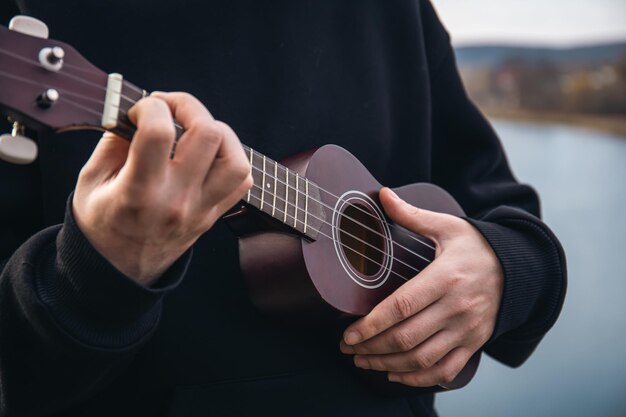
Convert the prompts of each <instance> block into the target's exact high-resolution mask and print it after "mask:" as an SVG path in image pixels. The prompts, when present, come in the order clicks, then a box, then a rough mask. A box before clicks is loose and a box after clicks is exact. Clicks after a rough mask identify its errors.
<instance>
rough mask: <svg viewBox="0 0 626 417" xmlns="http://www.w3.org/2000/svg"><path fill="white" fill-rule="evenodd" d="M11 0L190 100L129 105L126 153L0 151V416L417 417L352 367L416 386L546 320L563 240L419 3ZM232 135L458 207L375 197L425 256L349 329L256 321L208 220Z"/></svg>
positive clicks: (87, 138)
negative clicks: (8, 154) (354, 163)
mask: <svg viewBox="0 0 626 417" xmlns="http://www.w3.org/2000/svg"><path fill="white" fill-rule="evenodd" d="M179 3H180V2H179ZM3 4H4V6H5V11H4V12H3V14H5V15H6V14H10V12H11V7H12V6H11V3H7V2H5V3H3ZM18 4H19V8H20V9H21V11H22V12H23V13H26V14H29V15H32V16H34V17H37V18H40V19H41V20H43V21H45V22H46V23H48V25H49V26H50V27H51V31H52V36H53V37H55V38H57V39H60V40H63V41H66V42H68V43H71V44H73V45H74V46H75V47H76V48H77V49H78V50H79V51H81V53H82V54H83V55H85V56H86V57H87V58H88V59H90V60H91V61H92V62H94V63H95V64H96V65H97V66H99V67H100V68H103V69H105V70H106V71H109V72H113V71H115V72H121V73H122V74H124V76H125V78H126V79H128V80H131V81H132V82H134V83H136V84H137V85H140V86H141V87H143V88H146V89H149V90H161V91H188V92H190V93H191V94H193V96H191V95H188V94H183V93H155V94H153V95H152V96H151V97H149V98H147V99H144V100H142V101H140V102H139V103H137V105H136V106H135V107H134V108H133V109H132V111H131V113H130V114H129V117H130V118H131V120H132V121H133V122H134V123H136V125H137V128H138V130H137V133H136V135H135V137H134V138H133V141H132V143H130V144H129V143H128V142H126V141H124V140H123V139H120V138H118V137H116V136H114V135H110V134H105V135H104V136H103V137H102V138H101V139H100V138H99V137H98V136H94V135H92V134H88V133H85V132H73V133H66V134H57V135H41V136H40V137H39V138H38V143H39V147H40V157H39V160H38V162H37V164H35V165H32V166H30V167H12V166H7V165H6V164H4V163H3V164H2V166H1V169H2V170H3V172H4V173H5V174H3V175H2V178H3V180H2V191H1V192H2V193H3V201H6V202H8V203H7V204H3V211H4V213H5V215H4V216H3V219H4V220H3V229H2V230H3V234H4V236H3V247H2V250H3V252H2V258H4V259H6V260H5V262H6V265H5V266H4V269H3V272H2V278H1V281H0V330H1V332H2V339H1V340H0V382H1V383H0V407H1V408H0V410H1V411H0V413H2V415H3V416H4V415H7V416H10V415H90V416H92V415H112V414H115V415H172V416H183V415H272V416H292V415H294V416H295V415H297V416H332V415H346V414H347V415H359V416H381V415H385V416H390V415H397V416H408V415H418V416H421V415H434V410H433V397H432V395H428V394H423V393H419V392H418V393H416V394H413V395H411V394H406V393H405V394H402V395H395V396H394V395H388V394H386V393H384V392H382V391H378V390H377V389H376V388H374V387H372V386H369V385H368V384H367V383H366V382H365V381H364V380H363V379H362V378H361V377H360V376H359V374H358V373H357V372H355V368H356V367H359V368H365V369H375V370H379V371H383V372H386V373H387V375H388V378H389V379H390V380H391V381H397V383H400V384H402V385H405V386H416V387H427V386H432V385H436V384H439V383H445V382H448V381H450V380H452V379H453V378H454V377H455V376H456V374H457V373H458V372H459V371H460V369H461V368H462V367H463V366H464V364H465V363H466V362H467V360H468V359H469V357H470V356H471V355H472V353H474V352H475V351H477V350H478V349H481V348H482V349H484V350H485V351H486V352H487V353H489V354H491V355H492V356H494V357H495V358H497V359H499V360H501V361H502V362H505V363H507V364H509V365H513V366H517V365H519V364H521V363H522V362H523V361H524V360H525V359H526V358H527V357H528V356H529V355H530V353H531V352H532V350H533V349H534V348H535V347H536V345H537V343H538V342H539V341H540V339H541V338H542V337H543V335H544V334H545V332H546V331H547V330H548V329H549V328H550V327H551V326H552V324H553V323H554V321H555V320H556V317H557V316H558V313H559V311H560V307H561V304H562V301H563V297H564V293H565V263H564V262H565V261H564V257H563V253H562V250H561V248H560V246H559V244H558V241H557V240H556V238H555V237H554V236H553V235H552V233H551V232H550V231H549V229H548V228H547V227H546V226H545V225H543V224H542V223H541V221H540V220H538V219H537V217H535V216H536V215H538V201H537V198H536V195H535V194H534V192H533V191H532V189H530V188H529V187H527V186H524V185H521V184H518V183H517V182H515V180H514V179H513V177H512V175H511V173H510V171H509V168H508V166H507V163H506V159H505V157H504V155H503V152H502V149H501V146H500V144H499V142H498V140H497V138H496V137H495V134H494V133H493V131H492V130H491V128H490V127H489V125H488V124H487V123H486V122H485V120H484V119H483V118H482V116H481V115H480V113H479V112H477V110H476V109H475V108H474V107H473V106H472V105H471V104H470V103H469V101H468V100H467V97H466V96H465V94H464V92H463V89H462V86H461V83H460V81H459V78H458V75H457V72H456V68H455V65H454V58H453V54H452V50H451V48H450V45H449V41H448V37H447V35H446V33H445V31H444V30H443V28H442V27H441V25H440V23H439V22H438V20H437V17H436V15H435V13H434V11H433V9H432V7H431V6H430V4H429V3H428V2H426V1H422V2H417V1H402V2H400V1H398V2H382V1H379V2H375V1H372V2H333V1H318V2H310V3H309V2H307V3H301V2H279V3H276V2H272V3H267V4H265V3H262V2H253V1H244V0H241V1H235V2H225V3H224V4H221V3H217V2H201V1H189V2H184V3H180V4H178V3H177V2H171V1H164V0H163V1H150V2H133V3H132V4H128V2H118V3H115V2H114V3H111V2H107V3H106V4H101V3H96V2H93V3H92V2H78V3H74V2H71V4H70V2H67V3H64V2H54V3H51V2H41V1H37V0H24V1H20V2H18ZM196 97H197V98H196ZM203 104H204V105H203ZM205 105H206V107H205ZM207 108H209V109H210V110H211V112H210V113H209V111H208V110H207ZM173 118H174V119H176V120H177V121H178V122H180V123H181V124H182V126H183V127H184V128H185V134H184V136H183V137H182V138H181V140H180V142H179V146H178V147H177V149H176V155H175V157H174V159H173V160H169V159H168V156H169V150H170V148H171V144H172V142H173V140H174V132H173V129H172V126H173ZM215 118H217V119H218V120H223V121H225V123H224V122H218V121H216V120H215ZM226 123H227V124H226ZM235 132H236V133H235ZM238 138H241V139H242V141H243V142H245V143H246V144H248V145H250V146H251V147H253V148H254V149H258V150H259V151H261V152H262V153H264V154H267V155H269V156H271V157H273V158H276V159H281V158H284V157H287V156H289V155H292V154H295V153H297V152H301V151H304V150H307V149H310V148H314V147H317V146H320V145H322V144H325V143H336V144H339V145H341V146H343V147H345V148H347V149H348V150H349V151H351V152H352V153H353V154H355V155H356V156H357V157H358V158H359V159H360V160H361V161H362V162H363V163H364V165H365V166H367V167H368V169H369V170H370V172H372V174H373V175H374V176H375V177H376V178H377V179H379V180H380V181H381V183H383V184H386V185H389V186H398V185H403V184H408V183H414V182H433V183H435V184H437V185H440V186H442V187H443V188H445V189H447V190H448V191H449V192H450V193H451V194H452V195H453V196H454V197H455V198H456V199H457V200H458V201H459V203H460V204H461V205H462V206H463V208H464V209H465V211H466V213H467V214H468V218H467V219H459V218H454V217H452V216H447V215H444V214H438V213H431V212H427V211H425V210H419V209H416V208H414V207H411V206H409V205H407V204H405V203H403V202H402V201H401V200H399V199H398V198H396V197H394V195H393V193H391V192H389V190H386V189H385V190H383V191H381V195H380V197H381V201H382V203H383V206H384V208H385V210H386V211H387V213H388V214H389V216H390V217H391V218H392V219H393V220H394V221H396V222H397V223H399V224H401V225H403V226H405V227H407V228H408V229H411V230H414V231H416V232H419V233H422V234H425V235H427V236H428V237H430V238H431V239H433V241H435V242H436V244H437V259H436V261H435V262H433V263H432V265H430V266H429V267H428V268H427V269H426V270H425V271H424V272H423V273H422V274H420V275H419V276H418V278H416V279H413V280H411V281H409V282H408V283H407V284H406V285H404V286H403V287H401V288H400V289H399V290H398V291H397V292H396V293H395V294H393V295H392V296H390V297H389V298H388V299H386V300H385V301H383V302H382V303H381V304H380V305H379V306H377V307H376V308H375V309H374V310H373V311H372V312H371V314H369V315H367V316H365V317H364V318H362V319H360V320H358V321H357V322H355V323H353V324H352V325H350V326H349V327H348V328H347V329H346V328H345V326H343V325H329V324H327V323H323V324H319V325H318V326H305V325H303V324H300V323H298V321H297V320H295V321H292V322H291V323H289V324H286V323H284V322H283V321H278V320H273V319H270V318H267V317H264V316H263V315H262V314H261V313H259V312H258V311H256V310H255V309H254V308H253V307H252V306H251V304H250V302H249V301H248V298H247V295H246V291H245V289H244V286H243V284H242V282H241V277H240V272H239V269H238V253H237V246H236V240H235V238H234V237H233V236H232V234H231V233H230V232H229V231H228V230H226V229H225V227H224V224H223V222H222V221H220V220H219V218H220V216H221V215H222V214H223V213H224V212H225V211H226V210H227V209H228V208H229V207H230V206H232V205H233V204H234V203H235V202H236V201H237V200H238V199H239V198H240V197H241V196H242V195H243V194H244V192H245V191H246V190H247V189H248V188H249V186H250V185H251V179H250V176H249V167H248V165H247V161H246V158H245V155H244V154H243V152H242V150H241V148H240V146H239V142H238ZM96 143H97V146H96ZM94 147H95V150H94ZM79 171H80V176H79V175H78V172H79ZM9 173H10V176H9V175H8V174H9ZM9 178H10V179H9ZM73 190H74V192H73V194H72V195H70V193H71V192H72V191H73ZM68 195H70V198H69V199H68V198H67V197H68ZM66 201H67V202H66ZM55 225H56V226H55ZM48 226H49V227H48ZM45 227H48V228H45ZM5 236H6V237H5ZM192 248H193V255H192ZM166 294H167V297H164V296H165V295H166ZM340 340H341V342H340V343H339V341H340ZM338 345H339V346H338ZM340 350H341V351H340ZM341 352H343V354H342V353H341ZM353 355H354V356H353Z"/></svg>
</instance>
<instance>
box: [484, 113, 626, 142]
mask: <svg viewBox="0 0 626 417" xmlns="http://www.w3.org/2000/svg"><path fill="white" fill-rule="evenodd" d="M482 110H483V112H484V113H485V115H486V116H487V117H488V118H492V119H508V120H519V121H529V122H536V123H562V124H570V125H575V126H580V127H586V128H590V129H596V130H600V131H603V132H609V133H615V134H618V135H621V136H625V137H626V117H617V116H599V115H589V114H569V113H551V112H533V111H525V110H514V111H513V110H500V109H497V110H495V109H482Z"/></svg>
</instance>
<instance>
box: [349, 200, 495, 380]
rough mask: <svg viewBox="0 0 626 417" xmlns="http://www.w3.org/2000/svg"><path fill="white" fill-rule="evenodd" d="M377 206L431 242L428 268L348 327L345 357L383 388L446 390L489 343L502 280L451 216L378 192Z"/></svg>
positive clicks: (466, 228)
mask: <svg viewBox="0 0 626 417" xmlns="http://www.w3.org/2000/svg"><path fill="white" fill-rule="evenodd" d="M380 200H381V202H382V204H383V207H384V208H385V210H386V212H387V214H388V215H389V216H390V217H391V218H392V219H393V220H394V221H395V222H396V223H398V224H400V225H401V226H403V227H405V228H407V229H409V230H411V231H414V232H416V233H419V234H421V235H424V236H426V237H428V238H430V239H432V240H433V241H434V242H435V244H436V246H437V251H436V255H435V260H434V261H433V262H432V263H431V264H430V265H429V266H428V267H427V268H425V269H424V270H423V271H422V272H420V273H419V275H418V276H417V277H415V278H413V279H411V280H409V281H408V282H407V283H406V284H404V285H403V286H402V287H400V288H398V290H396V291H395V292H394V293H393V294H391V295H390V296H389V297H387V298H386V299H385V300H383V301H382V302H381V303H380V304H378V305H377V306H376V307H375V308H374V309H373V310H372V311H371V312H370V313H369V314H368V315H367V316H365V317H363V318H361V319H359V320H358V321H357V322H355V323H354V324H352V325H351V326H349V327H348V328H347V329H346V331H345V333H344V338H343V340H342V342H341V350H342V352H344V353H348V354H356V355H355V356H354V363H355V365H356V366H358V367H361V368H365V369H375V370H379V371H388V378H389V380H390V381H396V382H401V383H403V384H406V385H411V386H419V387H427V386H433V385H437V384H441V383H449V382H451V381H452V380H453V379H454V378H455V377H456V376H457V375H458V373H459V372H460V371H461V370H462V369H463V367H464V366H465V364H466V363H467V361H468V360H469V359H470V357H471V356H472V354H474V352H476V351H477V350H478V349H480V347H481V346H482V345H483V344H484V343H485V342H486V341H487V340H488V339H489V337H490V336H491V335H492V333H493V330H494V327H495V322H496V316H497V313H498V309H499V307H500V300H501V298H502V288H503V273H502V269H501V266H500V263H499V261H498V259H497V257H496V255H495V253H494V252H493V250H492V249H491V247H490V246H489V244H488V243H487V241H486V240H485V239H484V238H483V236H482V235H481V234H480V232H478V230H476V229H475V228H474V227H473V226H472V225H471V224H470V223H468V222H466V221H465V220H463V219H460V218H458V217H455V216H451V215H447V214H440V213H435V212H431V211H427V210H422V209H418V208H415V207H413V206H411V205H409V204H408V203H406V202H404V201H402V200H401V199H400V198H398V197H397V196H396V195H395V194H394V193H393V192H392V191H391V190H389V189H388V188H385V189H383V190H381V192H380Z"/></svg>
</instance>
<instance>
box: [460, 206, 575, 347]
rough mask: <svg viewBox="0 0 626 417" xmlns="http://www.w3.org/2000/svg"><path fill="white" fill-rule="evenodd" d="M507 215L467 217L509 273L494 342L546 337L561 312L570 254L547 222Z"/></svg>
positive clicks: (505, 275)
mask: <svg viewBox="0 0 626 417" xmlns="http://www.w3.org/2000/svg"><path fill="white" fill-rule="evenodd" d="M504 211H506V210H504ZM498 214H499V215H498ZM502 214H503V213H495V212H492V213H490V214H489V215H487V216H486V218H485V220H487V221H485V220H483V221H478V220H474V219H466V220H467V221H469V222H470V223H471V224H472V225H473V226H474V227H476V228H477V229H478V230H479V231H480V232H481V233H482V235H483V236H484V237H485V239H486V240H487V241H488V242H489V244H490V245H491V247H492V248H493V250H494V252H495V254H496V256H497V257H498V259H499V261H500V264H501V265H502V270H503V273H504V289H503V293H502V301H501V304H500V309H499V312H498V317H497V321H496V326H495V329H494V333H493V335H492V337H491V339H490V342H491V341H493V340H495V339H497V338H498V337H500V336H503V337H504V338H506V339H509V340H512V341H513V340H532V339H536V338H541V337H542V336H543V334H545V333H546V332H547V331H548V330H549V329H550V328H551V327H552V325H553V324H554V323H555V322H556V319H557V317H558V315H559V313H560V311H561V306H562V304H563V298H564V297H565V286H566V283H565V282H566V281H565V276H566V271H565V256H564V253H563V250H562V248H561V246H560V244H559V243H558V240H557V239H556V237H555V236H554V235H553V234H552V232H551V231H550V230H549V229H548V228H547V227H546V226H545V225H543V224H542V223H541V222H539V221H537V220H535V221H533V220H531V219H524V218H519V217H517V216H516V217H517V218H511V217H502ZM507 214H509V215H510V214H511V213H507ZM526 216H528V215H527V214H526ZM528 217H530V216H528Z"/></svg>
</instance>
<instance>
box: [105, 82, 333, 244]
mask: <svg viewBox="0 0 626 417" xmlns="http://www.w3.org/2000/svg"><path fill="white" fill-rule="evenodd" d="M118 88H119V92H118V93H117V94H118V95H119V97H120V98H123V99H121V100H119V101H118V102H119V104H118V106H119V110H120V111H119V113H117V114H115V116H116V117H115V118H114V126H112V127H109V130H111V131H113V132H115V133H117V134H119V135H121V136H123V137H125V138H127V139H129V140H130V139H132V137H133V135H134V133H135V130H136V128H135V126H133V124H132V123H131V121H130V120H129V119H128V117H127V116H126V114H127V113H128V110H129V109H130V108H131V107H132V106H133V105H134V103H135V102H137V101H139V100H140V99H141V98H142V97H145V96H146V94H147V93H146V92H145V91H144V90H141V89H140V88H138V87H136V86H134V85H133V84H131V83H129V82H128V81H126V80H122V81H121V82H120V84H119V87H118ZM182 134H183V129H182V127H180V126H179V125H178V124H177V125H176V135H177V137H178V138H180V137H181V136H182ZM243 149H244V152H245V153H246V156H247V158H248V161H249V162H250V166H251V170H252V178H253V180H254V185H253V186H252V188H251V189H250V191H248V192H247V193H246V195H244V198H243V200H244V201H245V202H246V203H248V204H249V205H251V206H253V207H256V208H257V209H259V210H261V211H262V212H264V213H266V214H268V215H270V216H272V217H273V218H274V219H276V220H278V221H280V222H281V223H283V224H285V225H286V226H288V227H290V228H292V229H294V230H296V231H298V232H299V233H302V234H304V235H305V236H308V237H309V238H311V239H313V240H315V239H316V238H317V235H318V232H319V230H320V227H321V226H322V224H323V223H324V222H325V221H326V219H325V210H324V207H323V203H322V202H321V199H320V188H319V187H318V186H317V185H316V184H315V183H313V182H311V181H309V180H308V179H306V178H304V177H302V176H300V175H299V174H298V173H296V172H293V171H291V170H289V168H287V167H285V166H284V165H281V164H279V163H277V162H276V161H274V160H272V159H270V158H268V157H266V156H265V155H263V154H261V153H259V152H257V151H254V150H252V149H251V148H250V147H248V146H246V145H243ZM174 151H175V147H174V149H173V152H174ZM172 156H173V154H172Z"/></svg>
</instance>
